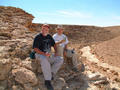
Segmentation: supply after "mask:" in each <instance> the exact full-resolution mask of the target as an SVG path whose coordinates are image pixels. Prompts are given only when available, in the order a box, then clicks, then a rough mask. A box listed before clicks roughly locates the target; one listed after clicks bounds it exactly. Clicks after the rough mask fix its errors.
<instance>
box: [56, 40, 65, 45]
mask: <svg viewBox="0 0 120 90" xmlns="http://www.w3.org/2000/svg"><path fill="white" fill-rule="evenodd" d="M65 41H66V40H61V41H58V42H56V44H61V43H63V42H65Z"/></svg>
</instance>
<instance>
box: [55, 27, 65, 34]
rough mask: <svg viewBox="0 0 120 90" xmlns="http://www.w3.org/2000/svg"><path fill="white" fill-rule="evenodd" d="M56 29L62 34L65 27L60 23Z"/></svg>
mask: <svg viewBox="0 0 120 90" xmlns="http://www.w3.org/2000/svg"><path fill="white" fill-rule="evenodd" d="M56 30H57V33H58V34H59V35H61V34H63V30H64V28H63V26H62V25H58V26H57V28H56Z"/></svg>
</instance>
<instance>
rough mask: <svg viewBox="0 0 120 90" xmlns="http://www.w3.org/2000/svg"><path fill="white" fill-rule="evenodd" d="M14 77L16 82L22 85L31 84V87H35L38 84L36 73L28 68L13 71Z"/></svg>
mask: <svg viewBox="0 0 120 90" xmlns="http://www.w3.org/2000/svg"><path fill="white" fill-rule="evenodd" d="M12 75H13V76H14V77H15V80H16V81H17V82H18V83H20V84H22V85H24V84H30V85H31V86H35V85H36V84H37V83H38V80H37V77H36V75H35V73H33V72H32V71H30V70H28V69H26V68H19V69H13V70H12Z"/></svg>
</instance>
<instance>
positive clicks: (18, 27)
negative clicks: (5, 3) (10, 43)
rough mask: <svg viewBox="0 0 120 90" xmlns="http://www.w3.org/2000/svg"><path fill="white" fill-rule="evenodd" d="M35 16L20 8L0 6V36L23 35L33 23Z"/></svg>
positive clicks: (3, 37) (4, 37)
mask: <svg viewBox="0 0 120 90" xmlns="http://www.w3.org/2000/svg"><path fill="white" fill-rule="evenodd" d="M33 18H34V17H33V16H32V15H31V14H28V13H27V12H25V11H23V10H22V9H20V8H14V7H2V6H0V32H1V33H0V34H1V35H0V38H2V39H6V38H12V36H13V37H14V38H15V36H20V35H23V32H25V31H26V30H28V27H29V26H30V25H31V24H32V20H33Z"/></svg>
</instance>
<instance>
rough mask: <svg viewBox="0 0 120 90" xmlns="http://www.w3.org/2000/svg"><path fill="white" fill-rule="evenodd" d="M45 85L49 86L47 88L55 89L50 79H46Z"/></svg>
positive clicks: (49, 89) (48, 89)
mask: <svg viewBox="0 0 120 90" xmlns="http://www.w3.org/2000/svg"><path fill="white" fill-rule="evenodd" d="M45 86H46V87H47V90H54V88H53V86H52V85H51V81H50V80H45Z"/></svg>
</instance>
